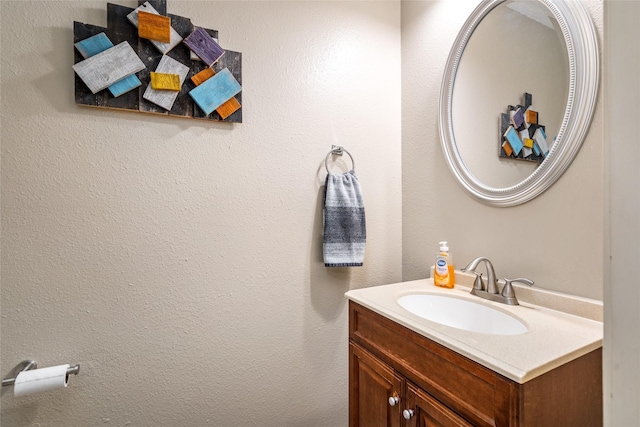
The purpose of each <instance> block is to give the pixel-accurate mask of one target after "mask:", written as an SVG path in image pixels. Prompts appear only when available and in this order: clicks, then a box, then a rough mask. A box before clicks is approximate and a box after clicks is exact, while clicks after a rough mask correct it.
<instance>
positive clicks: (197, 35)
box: [183, 27, 224, 67]
mask: <svg viewBox="0 0 640 427" xmlns="http://www.w3.org/2000/svg"><path fill="white" fill-rule="evenodd" d="M183 41H184V44H186V45H187V46H189V49H191V50H192V51H193V53H195V54H196V55H198V57H199V58H200V59H201V60H202V62H204V63H205V64H207V66H208V67H211V66H212V65H213V64H215V62H216V61H217V60H218V59H220V57H221V56H222V55H224V49H222V48H221V47H220V45H219V44H218V43H216V41H215V40H214V39H213V37H211V36H210V35H209V34H208V33H207V32H206V31H205V30H204V29H203V28H200V27H196V29H195V30H193V32H192V33H191V34H189V36H187V37H186V38H185V39H184V40H183Z"/></svg>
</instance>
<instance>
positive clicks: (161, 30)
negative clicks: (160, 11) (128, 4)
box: [138, 10, 171, 43]
mask: <svg viewBox="0 0 640 427" xmlns="http://www.w3.org/2000/svg"><path fill="white" fill-rule="evenodd" d="M138 36H139V37H141V38H143V39H149V40H155V41H159V42H162V43H170V42H171V18H169V17H168V16H162V15H156V14H154V13H148V12H143V11H142V10H141V11H139V12H138Z"/></svg>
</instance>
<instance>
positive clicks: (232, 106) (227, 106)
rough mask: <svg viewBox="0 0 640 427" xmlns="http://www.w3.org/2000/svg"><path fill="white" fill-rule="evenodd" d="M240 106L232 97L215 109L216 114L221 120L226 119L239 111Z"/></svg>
mask: <svg viewBox="0 0 640 427" xmlns="http://www.w3.org/2000/svg"><path fill="white" fill-rule="evenodd" d="M240 107H241V105H240V103H239V102H238V100H237V99H236V98H235V97H234V98H231V99H230V100H228V101H227V102H225V103H224V104H222V105H221V106H219V107H218V108H216V112H217V113H218V114H220V117H221V118H222V120H224V119H226V118H227V117H229V116H230V115H232V114H233V113H235V112H236V111H238V110H239V109H240Z"/></svg>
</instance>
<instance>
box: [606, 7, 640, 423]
mask: <svg viewBox="0 0 640 427" xmlns="http://www.w3.org/2000/svg"><path fill="white" fill-rule="evenodd" d="M639 21H640V2H637V1H633V0H630V1H618V0H607V1H606V2H605V23H606V26H605V29H606V30H605V41H606V44H605V55H604V70H605V80H604V88H605V90H604V93H605V97H604V104H605V111H606V116H605V122H606V124H607V125H606V128H605V141H610V142H611V143H608V144H605V147H606V150H605V165H606V167H607V170H606V173H605V177H606V178H607V179H606V180H605V183H606V187H605V188H606V190H607V196H608V197H607V204H606V207H607V209H606V211H605V212H606V213H607V214H606V222H605V223H606V224H607V233H606V237H607V239H606V240H605V250H606V254H607V257H606V259H607V262H606V263H605V276H604V277H605V292H604V307H605V319H604V326H605V331H604V361H603V363H604V380H605V381H604V397H605V399H604V402H605V405H604V406H605V412H604V413H605V425H606V426H608V427H618V426H636V425H640V406H639V405H638V402H640V334H638V330H640V310H638V304H639V303H640V289H639V288H638V283H637V280H636V279H635V278H636V277H638V275H639V274H640V191H638V183H639V182H640V170H639V169H638V157H640V147H639V146H638V143H637V140H638V138H637V136H636V135H635V130H634V126H629V125H628V124H629V123H634V122H635V121H637V120H638V117H640V106H639V105H638V102H637V101H638V99H640V45H639V44H637V43H636V44H631V45H630V44H629V40H640V27H638V22H639ZM630 278H634V279H631V280H630Z"/></svg>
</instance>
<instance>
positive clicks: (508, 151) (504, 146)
mask: <svg viewBox="0 0 640 427" xmlns="http://www.w3.org/2000/svg"><path fill="white" fill-rule="evenodd" d="M502 149H503V150H504V152H505V154H506V155H507V157H511V155H512V154H513V149H512V148H511V144H509V141H505V142H503V143H502Z"/></svg>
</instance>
